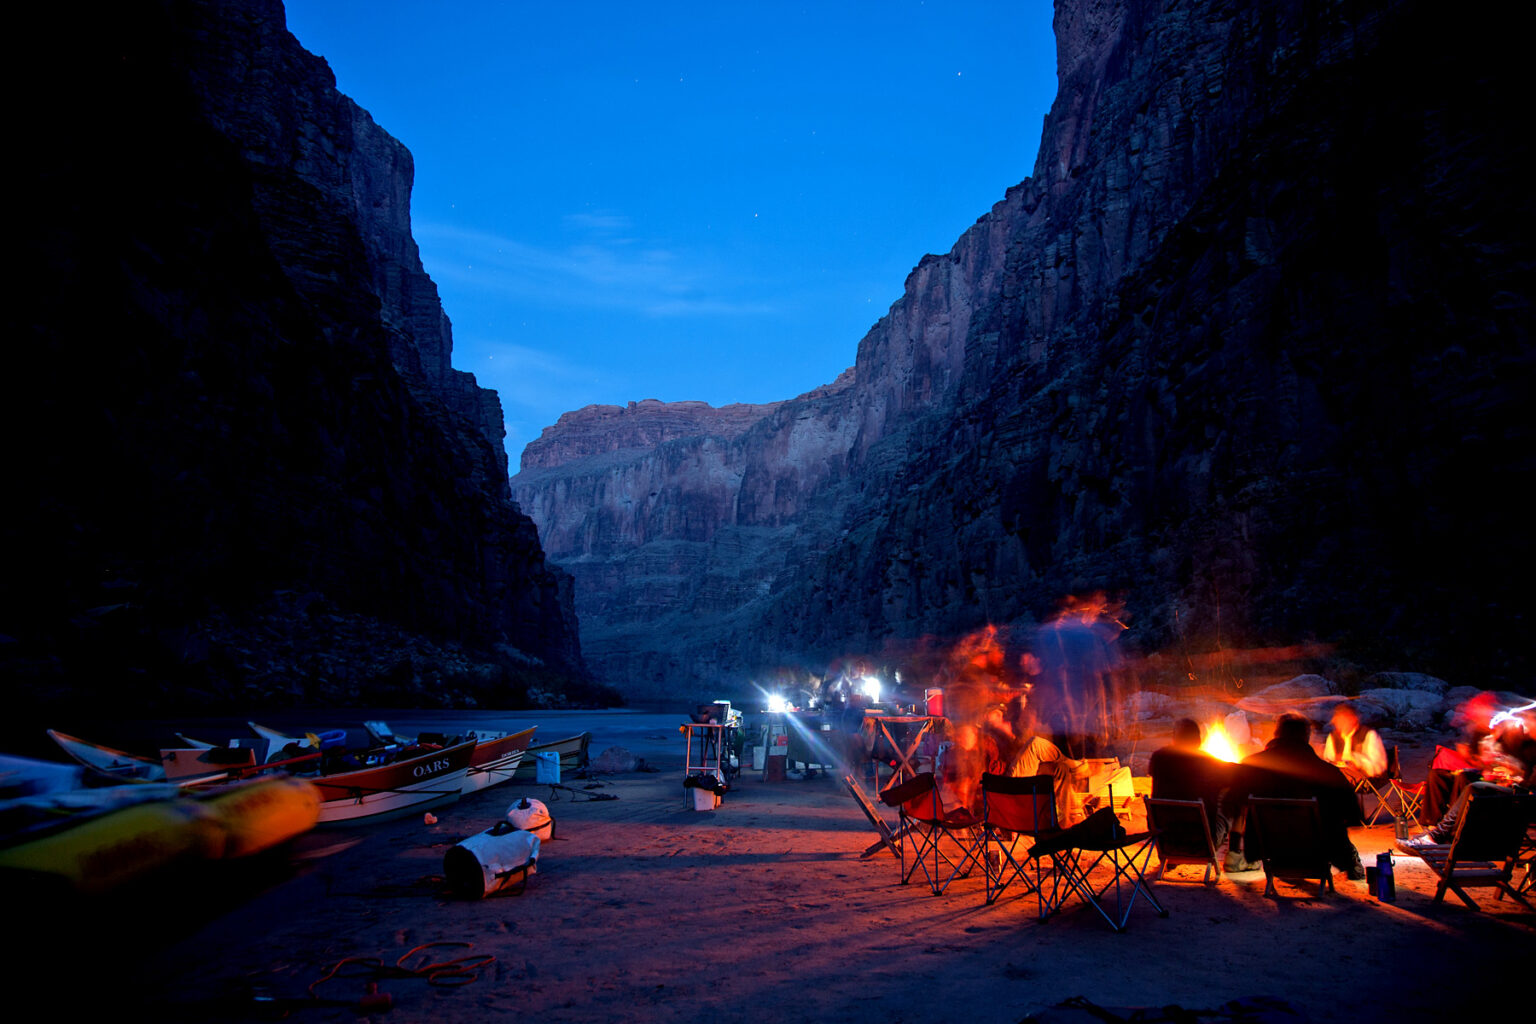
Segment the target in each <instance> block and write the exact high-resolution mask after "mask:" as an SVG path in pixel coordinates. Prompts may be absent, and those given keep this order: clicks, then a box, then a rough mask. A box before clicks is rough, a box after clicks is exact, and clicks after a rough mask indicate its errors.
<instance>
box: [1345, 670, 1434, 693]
mask: <svg viewBox="0 0 1536 1024" xmlns="http://www.w3.org/2000/svg"><path fill="white" fill-rule="evenodd" d="M1366 683H1367V685H1368V688H1369V689H1373V690H1428V691H1429V692H1430V693H1434V694H1438V695H1440V696H1442V697H1443V696H1445V693H1446V691H1447V690H1449V689H1450V688H1451V684H1450V683H1448V682H1446V681H1445V680H1444V679H1440V678H1438V677H1436V676H1431V675H1426V674H1425V673H1423V672H1377V673H1376V674H1375V675H1373V676H1371V677H1370V678H1369V679H1367V680H1366Z"/></svg>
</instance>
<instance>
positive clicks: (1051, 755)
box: [1007, 697, 1081, 827]
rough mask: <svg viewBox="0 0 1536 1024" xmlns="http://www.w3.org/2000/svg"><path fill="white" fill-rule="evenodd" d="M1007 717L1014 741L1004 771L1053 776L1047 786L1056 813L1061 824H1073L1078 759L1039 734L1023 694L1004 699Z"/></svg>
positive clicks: (1076, 808)
mask: <svg viewBox="0 0 1536 1024" xmlns="http://www.w3.org/2000/svg"><path fill="white" fill-rule="evenodd" d="M1008 719H1009V726H1010V728H1011V730H1012V734H1013V737H1014V742H1013V749H1012V751H1011V752H1010V753H1011V756H1010V758H1009V763H1008V772H1007V773H1008V774H1009V775H1013V776H1017V777H1020V778H1027V777H1029V776H1032V775H1050V776H1053V777H1054V779H1055V781H1054V783H1053V784H1052V786H1051V789H1052V792H1054V794H1055V799H1056V817H1057V819H1058V820H1059V821H1060V823H1061V825H1062V826H1063V827H1065V826H1067V825H1069V824H1074V823H1075V822H1076V821H1077V820H1078V819H1079V818H1080V817H1081V814H1080V810H1081V809H1080V807H1079V804H1080V802H1081V801H1080V800H1078V799H1077V794H1076V793H1075V792H1074V791H1073V789H1072V779H1073V777H1074V775H1075V773H1076V772H1077V769H1078V766H1079V762H1077V761H1074V760H1072V759H1071V758H1069V757H1067V756H1066V755H1065V754H1063V753H1062V752H1061V748H1059V747H1057V746H1056V744H1054V743H1052V742H1051V741H1050V740H1048V739H1046V738H1045V737H1044V736H1042V735H1040V723H1039V722H1038V720H1037V719H1036V718H1035V714H1034V711H1033V710H1031V709H1030V707H1029V703H1028V701H1027V700H1026V699H1025V698H1024V697H1015V698H1014V699H1013V700H1012V701H1010V702H1009V703H1008Z"/></svg>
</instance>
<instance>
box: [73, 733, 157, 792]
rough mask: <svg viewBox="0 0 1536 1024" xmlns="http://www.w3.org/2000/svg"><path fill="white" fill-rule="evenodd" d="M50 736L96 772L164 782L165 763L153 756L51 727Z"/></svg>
mask: <svg viewBox="0 0 1536 1024" xmlns="http://www.w3.org/2000/svg"><path fill="white" fill-rule="evenodd" d="M48 736H49V737H50V738H51V739H52V740H53V742H55V743H57V744H58V745H59V746H60V747H61V748H63V750H64V753H66V754H68V755H69V756H70V757H72V758H74V759H75V760H76V761H78V762H80V763H81V764H83V765H85V767H87V768H89V769H91V770H92V771H94V772H96V773H97V774H100V775H105V776H107V777H108V778H113V779H120V780H122V781H125V782H164V781H165V766H164V765H162V764H161V763H160V762H159V761H157V760H155V759H153V758H148V757H142V756H140V755H139V754H130V753H128V752H127V751H126V750H118V749H116V748H114V747H104V746H101V745H100V744H97V743H91V742H90V741H88V740H82V739H80V738H79V737H76V736H71V735H69V734H68V733H63V732H59V731H58V730H57V729H49V730H48Z"/></svg>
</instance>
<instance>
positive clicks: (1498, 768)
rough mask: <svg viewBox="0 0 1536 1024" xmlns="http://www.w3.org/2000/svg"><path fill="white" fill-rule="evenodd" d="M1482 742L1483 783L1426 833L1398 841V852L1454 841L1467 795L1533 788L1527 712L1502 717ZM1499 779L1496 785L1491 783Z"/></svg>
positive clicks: (1533, 733)
mask: <svg viewBox="0 0 1536 1024" xmlns="http://www.w3.org/2000/svg"><path fill="white" fill-rule="evenodd" d="M1493 730H1494V731H1493V733H1492V734H1491V735H1490V736H1489V737H1488V738H1487V739H1486V740H1484V742H1483V749H1482V752H1481V753H1482V755H1483V756H1482V760H1483V763H1484V765H1485V769H1484V779H1483V780H1482V781H1478V782H1473V783H1470V784H1469V785H1467V786H1465V787H1463V789H1462V790H1461V792H1460V794H1458V795H1457V797H1456V802H1455V803H1453V804H1452V805H1451V807H1450V809H1449V810H1447V811H1446V812H1445V814H1444V815H1442V816H1441V817H1440V819H1439V820H1438V821H1436V822H1435V823H1434V824H1433V825H1431V826H1430V827H1429V828H1428V829H1427V830H1425V831H1424V832H1421V833H1420V834H1419V835H1416V836H1414V837H1413V838H1412V839H1402V840H1399V841H1398V844H1397V845H1398V848H1399V849H1402V850H1406V851H1407V852H1409V853H1416V852H1417V851H1418V850H1420V849H1422V848H1423V847H1425V846H1437V845H1440V844H1442V843H1449V842H1450V841H1451V840H1452V839H1454V838H1455V837H1456V823H1457V822H1458V821H1459V820H1461V812H1462V809H1463V808H1465V807H1466V806H1467V798H1468V795H1469V794H1471V793H1472V792H1473V791H1474V790H1476V791H1480V792H1495V793H1498V792H1503V793H1508V792H1510V791H1511V790H1513V789H1524V790H1529V789H1532V788H1536V717H1533V716H1532V715H1531V713H1530V712H1525V713H1523V714H1520V715H1512V716H1509V717H1505V718H1504V719H1503V720H1502V721H1501V722H1499V724H1498V725H1496V726H1494V727H1493ZM1495 778H1496V779H1502V780H1504V781H1506V782H1508V783H1509V785H1499V784H1498V783H1497V782H1494V781H1490V780H1491V779H1495Z"/></svg>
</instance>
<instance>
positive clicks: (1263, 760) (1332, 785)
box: [1224, 714, 1365, 879]
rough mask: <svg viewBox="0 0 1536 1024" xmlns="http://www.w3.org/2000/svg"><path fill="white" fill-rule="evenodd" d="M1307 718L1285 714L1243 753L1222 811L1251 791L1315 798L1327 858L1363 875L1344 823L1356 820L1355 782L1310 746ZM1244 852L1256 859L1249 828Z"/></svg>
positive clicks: (1232, 809)
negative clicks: (1268, 736)
mask: <svg viewBox="0 0 1536 1024" xmlns="http://www.w3.org/2000/svg"><path fill="white" fill-rule="evenodd" d="M1311 738H1312V723H1311V722H1309V721H1308V720H1307V719H1306V718H1304V717H1302V716H1301V715H1297V714H1284V715H1281V716H1280V720H1279V721H1278V722H1276V723H1275V738H1274V739H1272V740H1270V741H1269V743H1268V745H1267V746H1265V748H1264V749H1263V750H1261V751H1259V752H1258V753H1257V754H1254V755H1253V756H1251V757H1249V758H1247V759H1246V760H1244V761H1243V763H1242V764H1241V765H1239V766H1238V769H1237V771H1236V772H1235V773H1234V775H1233V779H1232V788H1231V789H1229V790H1228V791H1227V796H1226V799H1225V801H1224V807H1225V809H1226V812H1227V814H1228V815H1230V816H1234V817H1235V816H1236V815H1237V813H1239V812H1240V811H1242V810H1243V809H1244V807H1245V806H1246V804H1247V801H1248V798H1249V797H1250V796H1264V797H1287V798H1299V799H1306V798H1308V797H1316V798H1317V811H1318V816H1319V817H1320V818H1321V819H1322V825H1323V834H1324V836H1325V839H1326V842H1327V844H1328V860H1329V861H1330V862H1331V863H1332V864H1333V866H1334V867H1336V868H1338V869H1339V870H1340V871H1343V872H1345V874H1346V875H1347V877H1349V878H1351V879H1363V878H1364V877H1365V866H1364V865H1362V864H1361V863H1360V852H1359V851H1358V850H1356V849H1355V845H1354V844H1353V843H1351V842H1350V841H1349V826H1351V825H1358V824H1360V805H1359V804H1358V803H1357V802H1356V801H1355V787H1354V785H1353V784H1352V783H1351V782H1350V781H1349V779H1347V778H1345V777H1344V773H1343V772H1341V771H1339V769H1338V768H1336V767H1335V766H1333V765H1331V764H1329V763H1328V762H1327V761H1324V760H1323V759H1322V758H1321V757H1318V756H1317V751H1315V750H1313V749H1312V744H1311ZM1243 853H1244V856H1246V857H1247V858H1248V860H1250V861H1256V860H1259V859H1260V858H1261V857H1262V855H1263V851H1262V850H1261V849H1259V848H1258V843H1257V842H1256V837H1255V835H1254V834H1253V830H1252V829H1248V830H1247V833H1246V834H1245V836H1244V843H1243Z"/></svg>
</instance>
